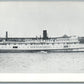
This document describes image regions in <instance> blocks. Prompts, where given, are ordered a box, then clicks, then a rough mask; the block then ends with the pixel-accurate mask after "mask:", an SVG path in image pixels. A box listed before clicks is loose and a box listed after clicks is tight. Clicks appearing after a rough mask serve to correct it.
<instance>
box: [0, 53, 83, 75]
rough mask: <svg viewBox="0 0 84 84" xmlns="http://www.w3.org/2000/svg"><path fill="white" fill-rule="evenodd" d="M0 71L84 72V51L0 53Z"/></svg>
mask: <svg viewBox="0 0 84 84" xmlns="http://www.w3.org/2000/svg"><path fill="white" fill-rule="evenodd" d="M0 72H7V73H8V72H17V73H19V72H20V73H21V72H27V73H28V72H29V73H42V72H43V73H55V72H56V73H57V72H62V73H63V72H84V52H80V53H43V52H38V53H0Z"/></svg>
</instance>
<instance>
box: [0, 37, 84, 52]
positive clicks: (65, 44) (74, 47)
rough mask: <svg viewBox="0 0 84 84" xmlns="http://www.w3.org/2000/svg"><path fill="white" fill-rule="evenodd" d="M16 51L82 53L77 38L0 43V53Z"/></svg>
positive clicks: (4, 41)
mask: <svg viewBox="0 0 84 84" xmlns="http://www.w3.org/2000/svg"><path fill="white" fill-rule="evenodd" d="M4 51H5V52H6V51H7V52H9V51H10V52H13V51H15V52H17V51H24V52H25V51H55V52H56V51H84V46H81V44H79V41H78V37H76V36H72V37H61V38H47V39H43V38H41V39H38V38H37V39H26V40H24V41H21V42H19V41H9V40H3V41H1V42H0V52H4Z"/></svg>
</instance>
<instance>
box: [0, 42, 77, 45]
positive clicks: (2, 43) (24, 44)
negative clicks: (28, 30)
mask: <svg viewBox="0 0 84 84" xmlns="http://www.w3.org/2000/svg"><path fill="white" fill-rule="evenodd" d="M18 44H19V45H49V44H52V45H54V44H78V43H77V42H73V43H0V45H18Z"/></svg>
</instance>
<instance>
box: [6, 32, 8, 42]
mask: <svg viewBox="0 0 84 84" xmlns="http://www.w3.org/2000/svg"><path fill="white" fill-rule="evenodd" d="M7 39H8V32H7V31H6V41H7Z"/></svg>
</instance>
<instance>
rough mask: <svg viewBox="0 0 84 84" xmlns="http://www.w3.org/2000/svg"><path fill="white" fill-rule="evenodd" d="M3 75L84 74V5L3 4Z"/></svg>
mask: <svg viewBox="0 0 84 84" xmlns="http://www.w3.org/2000/svg"><path fill="white" fill-rule="evenodd" d="M0 73H84V1H82V0H77V1H76V0H49V1H47V0H43V1H42V0H35V1H34V0H32V1H31V0H15V1H14V0H0ZM49 84H50V83H49ZM69 84H70V83H69Z"/></svg>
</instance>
